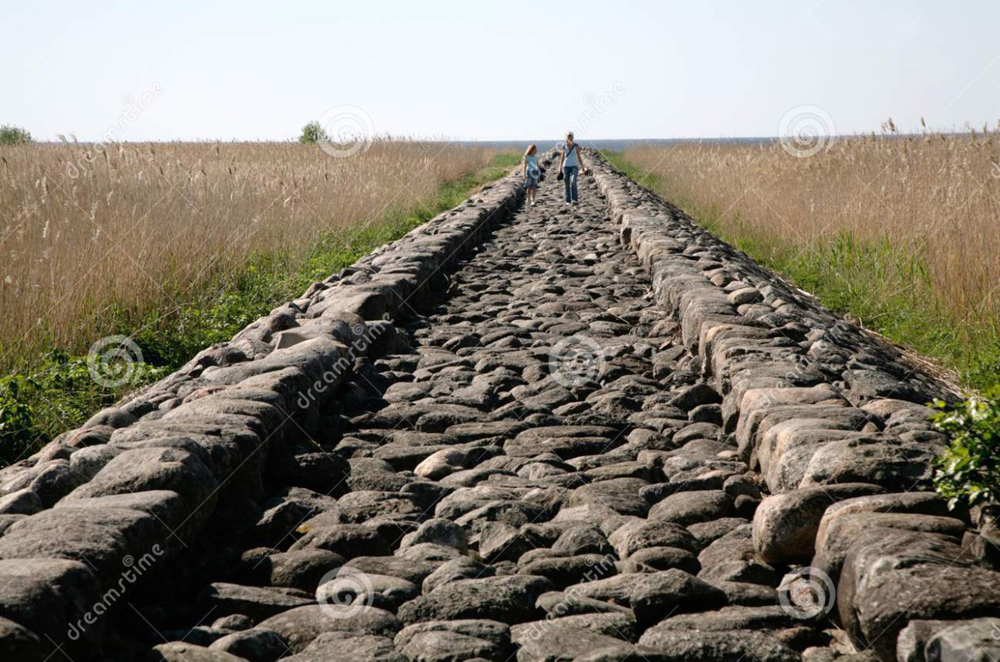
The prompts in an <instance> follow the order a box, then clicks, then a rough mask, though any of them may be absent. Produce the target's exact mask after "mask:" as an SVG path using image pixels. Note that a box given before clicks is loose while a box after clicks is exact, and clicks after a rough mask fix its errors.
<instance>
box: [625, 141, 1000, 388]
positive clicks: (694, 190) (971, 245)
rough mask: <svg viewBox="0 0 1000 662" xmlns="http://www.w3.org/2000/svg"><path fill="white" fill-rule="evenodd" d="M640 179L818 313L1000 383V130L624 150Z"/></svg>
mask: <svg viewBox="0 0 1000 662" xmlns="http://www.w3.org/2000/svg"><path fill="white" fill-rule="evenodd" d="M624 160H625V162H626V163H627V164H629V165H630V166H631V167H632V168H634V169H635V170H636V171H638V173H639V174H648V175H650V176H651V178H650V179H647V183H649V184H652V186H653V188H656V189H657V191H658V192H660V193H661V194H664V195H665V196H666V197H668V198H669V199H672V200H674V201H675V202H677V203H678V204H680V205H681V206H682V207H684V208H685V209H687V210H688V211H689V212H690V213H691V214H692V215H693V216H695V217H696V218H697V219H698V220H699V221H700V222H702V223H703V224H706V225H708V226H710V227H711V228H713V229H714V230H716V231H717V232H718V233H719V234H721V235H722V236H723V237H724V238H726V239H727V240H729V241H730V242H732V243H734V244H736V245H738V246H739V247H741V248H743V249H744V250H746V251H747V252H748V253H750V254H751V255H753V256H754V257H755V258H757V259H758V260H761V261H763V262H764V263H766V264H768V265H769V266H772V267H773V268H775V269H777V270H778V271H782V272H784V273H786V274H787V275H789V276H790V277H791V278H792V280H794V281H795V282H796V283H798V284H799V285H800V286H801V287H803V288H804V289H807V290H811V291H813V292H815V293H817V294H818V295H819V296H820V298H821V299H823V300H824V301H825V302H826V303H827V304H828V305H830V306H831V307H833V308H837V309H839V310H841V311H842V312H847V313H849V314H851V315H853V316H854V317H855V318H857V319H858V320H859V321H861V322H862V323H863V324H865V325H867V326H869V327H870V328H873V329H875V330H879V331H882V332H883V333H886V334H887V335H889V336H890V337H891V338H893V339H895V340H897V341H900V342H902V343H905V344H909V345H912V346H913V347H914V348H916V349H917V350H918V351H921V352H925V353H927V354H930V355H931V356H936V357H938V358H939V359H940V360H941V361H942V362H944V363H945V364H946V365H948V366H949V367H951V368H954V369H956V370H958V371H959V372H961V373H962V376H961V377H962V379H963V380H964V381H965V382H966V383H967V384H971V385H974V386H987V385H991V384H993V383H996V382H997V381H1000V376H998V372H1000V370H998V368H1000V349H998V345H997V339H998V337H1000V335H998V326H1000V134H998V133H997V132H996V131H987V132H985V133H983V132H972V133H971V134H965V135H943V134H931V133H928V134H926V135H922V136H898V135H894V134H892V133H888V134H882V135H871V136H867V137H856V138H850V139H837V140H834V141H832V142H831V143H830V144H829V145H828V146H827V148H826V149H825V150H821V151H819V152H818V153H817V154H815V155H813V156H808V157H804V158H797V157H796V156H794V155H792V154H790V153H789V152H787V151H786V150H785V149H784V147H783V146H782V144H780V143H778V142H774V143H768V144H764V145H756V144H753V145H752V144H739V143H728V144H718V143H713V144H695V143H686V144H679V145H676V146H672V147H650V146H643V147H636V148H634V149H628V150H627V151H626V152H625V154H624Z"/></svg>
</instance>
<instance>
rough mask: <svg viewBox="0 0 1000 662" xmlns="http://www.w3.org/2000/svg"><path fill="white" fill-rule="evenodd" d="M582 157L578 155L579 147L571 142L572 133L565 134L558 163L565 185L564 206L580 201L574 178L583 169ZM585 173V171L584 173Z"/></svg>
mask: <svg viewBox="0 0 1000 662" xmlns="http://www.w3.org/2000/svg"><path fill="white" fill-rule="evenodd" d="M583 167H584V166H583V155H582V154H581V153H580V145H578V144H577V143H576V142H575V141H574V140H573V132H572V131H570V132H569V133H567V134H566V143H565V144H564V145H563V146H562V158H561V159H560V161H559V169H560V171H561V172H562V175H563V183H564V184H565V185H566V204H567V205H568V204H570V202H573V203H574V204H575V203H577V202H579V201H580V195H579V193H577V188H576V178H577V175H578V174H579V172H580V169H581V168H583ZM585 172H586V171H585Z"/></svg>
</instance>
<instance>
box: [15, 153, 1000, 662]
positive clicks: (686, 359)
mask: <svg viewBox="0 0 1000 662" xmlns="http://www.w3.org/2000/svg"><path fill="white" fill-rule="evenodd" d="M547 159H551V155H549V156H548V157H547ZM592 159H593V160H594V161H597V163H595V166H594V175H593V176H592V177H586V178H584V179H583V180H582V181H581V195H582V200H581V202H580V204H579V205H566V204H564V202H563V201H562V197H561V196H562V190H561V185H560V184H558V183H557V182H556V181H555V178H554V177H549V178H548V180H547V181H545V182H544V183H543V188H542V194H541V196H540V198H539V204H538V205H537V206H534V207H530V206H524V205H523V203H522V197H523V195H522V192H521V190H520V188H519V178H518V177H517V176H516V175H514V176H511V177H508V178H506V179H504V180H501V181H500V182H499V183H497V184H495V185H494V186H491V187H488V188H486V189H484V190H483V191H482V192H481V193H480V194H478V195H477V196H476V197H474V198H473V199H471V200H469V201H467V202H466V203H463V204H462V205H460V206H459V207H457V208H456V209H454V210H452V211H450V212H448V213H446V214H443V215H441V216H439V217H437V218H435V219H434V220H432V221H431V222H429V223H428V224H426V225H425V226H422V227H421V228H418V229H417V230H414V231H413V232H411V233H410V234H408V235H407V236H406V237H404V238H402V239H400V240H399V241H397V242H394V243H392V244H389V245H387V246H385V247H383V248H381V249H379V250H378V251H376V252H374V253H373V254H371V255H369V256H367V257H365V258H364V259H362V260H360V261H359V262H358V263H357V264H356V265H354V266H353V267H351V268H349V269H346V270H344V271H343V272H341V273H340V274H338V275H336V276H333V277H331V278H329V279H327V280H326V281H324V282H322V283H317V284H315V285H314V286H313V287H312V288H310V290H309V291H308V292H306V293H305V295H304V296H303V297H302V298H301V299H297V300H295V301H293V302H290V303H288V304H286V305H284V306H282V307H280V308H278V309H276V310H275V311H273V312H272V313H271V314H270V315H268V316H267V317H265V318H262V319H261V320H259V321H258V322H256V323H254V324H252V325H251V326H250V327H248V328H247V329H246V330H245V331H243V332H242V333H240V334H239V335H238V336H237V337H236V338H234V340H233V341H232V342H230V343H226V344H224V345H222V346H218V347H213V348H210V349H208V350H206V351H205V352H202V353H201V354H200V355H199V356H197V357H196V358H195V359H193V360H192V361H191V362H190V363H189V364H187V365H186V366H185V367H184V368H183V369H181V370H180V371H178V372H177V373H176V374H174V375H171V376H170V377H168V378H167V379H165V380H163V381H161V382H159V383H157V384H156V385H154V386H152V387H151V388H149V389H147V390H145V391H144V392H142V393H140V394H138V395H137V396H135V397H134V398H132V399H130V400H128V401H126V402H123V403H122V404H121V405H120V406H118V407H115V408H113V409H109V410H106V411H103V412H101V413H99V414H98V415H96V416H95V417H94V418H93V419H92V420H91V421H89V422H88V423H87V424H86V425H84V426H83V427H82V428H80V429H79V430H74V431H72V432H69V433H66V434H65V435H63V436H61V437H60V438H59V439H57V440H55V441H53V442H52V443H51V444H49V445H48V446H46V447H45V448H44V449H43V450H42V451H40V452H39V453H37V454H36V455H35V456H33V457H32V458H30V459H28V460H26V461H24V462H21V463H19V464H17V465H14V466H12V467H9V468H6V469H3V470H2V471H0V531H2V535H0V659H4V660H7V659H11V660H45V659H59V658H61V657H63V655H65V656H67V657H69V658H70V659H73V660H78V661H80V662H83V661H85V660H170V661H174V660H178V661H179V660H190V661H200V660H217V661H225V660H241V659H242V660H251V661H253V662H258V661H261V662H263V661H270V660H277V659H283V660H292V661H294V662H307V661H319V660H334V659H337V660H340V659H342V660H356V661H360V662H363V661H370V662H406V661H417V660H420V661H430V660H434V661H445V660H496V661H506V660H510V659H518V660H590V661H592V662H594V661H600V660H625V659H640V660H641V659H645V660H649V661H650V662H655V661H677V662H680V661H692V660H694V661H697V660H708V661H714V660H738V659H749V660H753V659H756V660H760V661H761V662H769V661H772V660H776V661H784V660H800V659H803V660H809V661H813V662H820V661H826V660H836V659H841V660H845V661H847V660H875V659H883V660H891V659H895V658H896V656H897V654H898V655H899V658H900V659H905V660H919V661H930V660H959V659H961V660H967V659H979V658H975V657H973V655H984V654H985V655H993V656H996V655H997V654H998V650H997V645H998V644H997V638H996V637H995V636H994V633H995V632H1000V620H998V619H997V618H993V617H996V616H1000V573H997V572H994V570H993V563H994V562H995V557H996V555H995V552H994V549H995V548H994V547H993V546H992V544H991V543H990V540H993V539H995V536H994V535H993V530H992V529H991V528H990V527H987V526H985V525H984V524H983V523H982V522H980V520H979V518H978V517H972V516H970V514H969V513H967V512H955V511H949V510H948V509H947V508H946V505H945V504H944V503H943V502H942V501H941V500H940V499H938V498H937V496H936V495H935V494H934V493H933V492H932V491H930V488H931V485H930V478H931V460H932V459H933V457H934V456H935V455H936V454H937V453H938V452H939V451H940V450H941V448H942V447H943V445H944V443H945V442H946V440H945V439H944V438H942V437H941V436H940V435H939V434H937V433H935V432H933V431H931V430H930V429H929V427H928V424H927V413H928V411H927V409H926V408H925V407H924V404H925V403H926V402H927V401H928V400H929V399H931V398H932V397H939V396H942V395H947V390H946V388H945V386H944V385H942V384H939V383H937V382H936V381H935V380H933V379H932V378H931V377H929V376H927V375H925V374H923V373H922V372H920V371H919V370H916V369H915V368H914V367H913V366H911V365H910V364H909V363H908V362H907V361H906V360H905V359H904V358H903V357H902V356H900V354H899V353H898V352H897V351H896V350H894V349H893V348H891V347H889V346H887V345H885V344H884V343H882V342H880V341H879V340H877V339H875V338H873V337H871V336H869V335H867V334H866V333H864V332H862V331H861V330H860V329H858V328H856V327H855V326H852V325H850V324H848V323H845V322H844V321H843V320H841V319H839V318H837V317H835V316H834V315H832V314H830V313H829V312H827V311H825V310H823V309H822V308H821V307H820V306H818V305H817V304H816V303H815V302H814V301H812V300H811V299H810V298H809V297H808V296H807V295H804V294H803V293H801V292H798V291H796V290H795V289H794V288H791V287H789V286H788V285H787V284H785V283H783V282H782V281H780V280H779V279H778V278H776V277H775V276H774V275H773V274H771V273H769V272H767V271H765V270H763V269H762V268H761V267H759V266H758V265H756V264H755V263H753V262H752V261H751V260H749V259H748V258H747V257H746V256H744V255H742V254H741V253H739V252H737V251H734V250H733V249H732V248H730V247H728V246H727V245H725V244H723V243H722V242H720V241H718V240H717V239H715V238H714V237H712V236H711V235H709V234H707V233H705V232H703V231H701V230H700V229H698V228H697V227H696V226H695V225H694V224H692V223H691V222H690V220H689V219H687V218H686V217H685V216H684V215H683V214H682V213H681V212H679V211H678V210H677V209H675V208H673V207H671V206H670V205H669V204H667V203H665V202H663V201H662V200H660V199H659V198H657V197H655V196H653V195H651V194H650V193H648V192H646V191H644V190H642V189H641V188H639V187H637V186H636V185H635V184H634V183H632V182H631V181H629V180H628V179H627V178H625V177H624V176H622V175H621V174H620V173H617V172H615V171H614V170H613V169H612V168H610V167H609V166H608V165H607V164H605V163H603V162H600V161H599V160H598V159H597V157H596V156H594V157H592ZM977 651H978V652H977ZM982 659H988V658H982Z"/></svg>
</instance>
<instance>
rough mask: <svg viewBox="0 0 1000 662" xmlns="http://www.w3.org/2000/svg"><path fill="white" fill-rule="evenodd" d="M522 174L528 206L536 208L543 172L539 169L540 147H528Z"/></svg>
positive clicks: (522, 165)
mask: <svg viewBox="0 0 1000 662" xmlns="http://www.w3.org/2000/svg"><path fill="white" fill-rule="evenodd" d="M521 173H522V174H523V175H524V188H526V189H527V191H528V204H530V205H531V206H532V207H534V206H535V194H536V193H537V192H538V176H539V175H540V174H541V170H539V169H538V147H537V146H535V145H534V144H532V145H528V149H527V150H526V151H525V152H524V159H522V160H521Z"/></svg>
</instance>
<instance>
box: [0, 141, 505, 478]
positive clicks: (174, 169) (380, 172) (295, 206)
mask: <svg viewBox="0 0 1000 662" xmlns="http://www.w3.org/2000/svg"><path fill="white" fill-rule="evenodd" d="M514 161H515V158H514V157H513V156H509V155H505V154H497V153H496V152H494V151H492V150H489V149H482V148H478V147H468V146H462V145H459V144H454V143H451V144H449V143H434V142H414V141H389V140H376V141H374V143H373V144H371V145H370V147H369V148H368V149H366V150H361V151H358V152H357V153H355V154H352V155H350V156H347V157H341V158H337V157H335V156H331V155H330V154H328V153H326V152H325V151H323V150H322V149H321V148H320V147H319V146H317V145H315V144H313V145H309V144H293V143H229V144H207V143H170V144H115V145H109V146H107V147H106V148H99V147H97V146H85V145H76V144H60V145H54V144H29V145H21V146H0V256H2V257H0V310H2V311H3V315H0V465H2V464H3V462H4V461H14V460H16V459H18V458H20V457H23V456H24V454H26V453H29V452H31V451H32V450H33V449H35V448H37V447H38V446H39V445H40V444H41V443H44V442H45V441H47V440H48V439H50V438H52V437H53V436H54V435H56V434H58V433H60V432H62V431H64V430H67V429H71V428H72V427H74V426H76V425H79V424H80V423H82V422H83V421H84V420H86V419H87V418H88V417H89V416H90V415H91V414H92V413H93V412H94V411H96V410H97V409H99V408H100V407H101V406H105V405H107V404H109V403H111V402H114V401H115V400H116V399H117V398H119V397H121V395H123V394H124V393H125V392H127V391H128V390H131V389H133V388H135V387H137V386H140V385H142V384H143V383H146V382H149V381H151V380H154V379H156V378H158V377H160V376H162V375H164V374H166V373H168V372H169V371H170V370H173V369H175V368H176V367H178V366H179V365H181V364H183V363H184V362H185V361H187V360H188V359H189V358H191V356H193V355H194V354H195V353H197V352H198V351H199V350H201V349H203V348H204V347H207V346H209V345H211V344H212V343H216V342H220V341H223V340H227V339H229V338H231V337H232V335H233V334H234V333H236V332H237V331H238V330H239V329H241V328H243V327H244V326H245V325H246V324H248V323H249V322H251V321H253V320H254V319H256V318H257V317H258V316H260V315H262V314H264V313H266V312H267V311H268V310H270V309H271V308H273V307H274V306H275V305H277V304H278V303H280V302H283V301H287V300H288V299H291V298H294V297H295V296H298V295H299V294H300V293H301V292H302V291H304V290H305V289H306V287H307V286H308V285H309V283H311V282H312V281H314V280H318V279H322V278H325V277H326V276H328V275H329V274H331V273H335V272H336V271H337V270H339V269H340V268H342V267H344V266H347V265H349V264H351V263H352V262H354V261H355V260H356V259H358V258H359V257H361V256H362V255H364V254H365V253H367V252H368V251H370V250H372V249H373V248H375V247H376V246H378V245H380V244H383V243H385V242H387V241H391V240H393V239H395V238H397V237H399V236H401V235H402V234H404V233H405V232H406V231H408V230H410V229H412V228H413V227H415V226H417V225H419V224H420V223H422V222H424V221H426V220H428V219H429V218H431V217H432V216H434V215H435V214H437V213H439V212H441V211H444V210H446V209H449V208H451V207H453V206H454V205H456V204H458V203H459V202H461V201H462V200H463V199H464V198H465V197H467V196H468V195H469V194H470V193H471V192H472V191H473V190H474V189H475V188H476V187H478V186H480V185H482V184H483V183H485V182H487V181H490V180H492V179H495V178H496V177H498V176H500V175H502V174H504V172H506V168H507V167H510V166H512V165H513V164H514ZM121 336H125V337H127V339H128V342H129V343H130V347H134V348H137V349H136V350H133V349H129V350H128V353H127V356H124V357H123V359H124V360H125V363H124V364H123V365H125V366H131V368H130V370H131V369H134V372H129V373H127V377H128V379H127V380H126V381H124V382H123V383H117V382H116V383H115V384H113V385H109V384H108V383H107V381H106V380H99V379H95V378H94V376H93V372H92V363H89V362H88V357H87V355H88V353H92V354H94V355H95V356H96V355H98V354H105V353H106V352H107V351H108V347H106V346H104V345H101V346H100V347H101V351H97V350H94V351H93V352H90V349H91V347H92V345H93V344H94V343H96V342H98V341H102V339H107V338H108V337H121ZM114 342H115V343H117V342H119V341H114ZM93 346H94V347H97V345H93ZM115 346H116V345H114V344H112V345H111V346H110V347H111V349H112V350H113V349H114V347H115ZM140 352H141V354H139V353H140Z"/></svg>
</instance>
